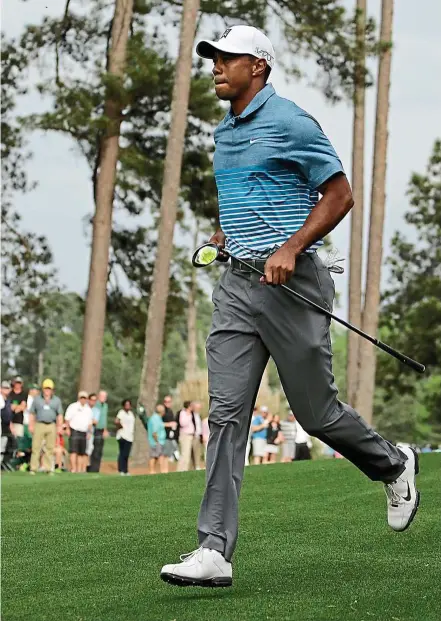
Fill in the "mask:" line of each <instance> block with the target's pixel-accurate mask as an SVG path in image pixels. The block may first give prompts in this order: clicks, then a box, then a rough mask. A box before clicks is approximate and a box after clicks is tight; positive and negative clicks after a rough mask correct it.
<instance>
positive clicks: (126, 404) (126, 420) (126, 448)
mask: <svg viewBox="0 0 441 621" xmlns="http://www.w3.org/2000/svg"><path fill="white" fill-rule="evenodd" d="M121 405H122V409H121V410H120V411H119V412H118V414H117V415H116V418H115V425H116V426H117V428H118V431H117V432H116V439H117V440H118V444H119V454H118V472H119V473H120V474H121V475H127V474H129V472H128V470H129V457H130V451H131V449H132V444H133V439H134V437H135V415H134V414H133V412H132V402H131V401H130V399H124V401H123V402H122V404H121Z"/></svg>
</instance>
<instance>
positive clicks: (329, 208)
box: [284, 177, 354, 256]
mask: <svg viewBox="0 0 441 621" xmlns="http://www.w3.org/2000/svg"><path fill="white" fill-rule="evenodd" d="M342 180H344V182H339V183H335V184H334V183H332V182H330V184H329V191H328V190H327V187H325V188H324V194H323V196H322V198H321V199H320V200H319V202H318V203H317V205H316V206H315V207H313V209H312V210H311V213H310V214H309V216H308V217H307V219H306V220H305V223H304V224H303V226H302V227H301V228H300V229H299V230H298V231H297V232H296V233H294V235H292V236H291V237H290V238H289V239H288V241H286V242H285V244H284V245H285V246H287V247H288V248H290V249H291V250H292V251H293V252H294V254H295V256H298V255H299V254H301V253H302V252H304V251H305V250H307V249H308V248H309V247H310V246H312V245H313V244H314V243H315V242H316V241H318V240H319V239H323V237H326V235H328V234H329V233H330V232H331V231H332V230H333V229H334V228H335V227H336V226H337V224H338V223H339V222H341V220H343V218H344V217H345V215H346V214H347V213H348V212H349V211H350V210H351V208H352V207H353V205H354V201H353V198H352V192H351V189H350V187H349V184H348V182H347V180H346V178H345V177H342Z"/></svg>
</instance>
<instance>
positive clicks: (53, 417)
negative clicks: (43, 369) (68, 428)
mask: <svg viewBox="0 0 441 621" xmlns="http://www.w3.org/2000/svg"><path fill="white" fill-rule="evenodd" d="M54 388H55V385H54V382H53V381H52V380H51V379H45V380H44V382H43V384H42V389H43V394H42V395H37V396H36V397H35V399H34V401H33V403H32V406H31V410H30V414H31V416H30V420H29V431H30V432H31V433H32V435H33V438H32V457H31V469H30V473H31V474H35V473H36V472H37V470H38V466H39V462H40V453H41V449H42V448H43V444H45V453H44V459H43V463H44V470H45V471H46V472H48V473H49V472H52V471H53V466H54V448H55V440H56V437H57V426H58V428H59V429H61V426H62V424H63V408H62V406H61V401H60V399H59V397H57V396H56V395H55V394H54Z"/></svg>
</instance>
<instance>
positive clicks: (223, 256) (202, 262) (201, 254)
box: [191, 243, 229, 267]
mask: <svg viewBox="0 0 441 621" xmlns="http://www.w3.org/2000/svg"><path fill="white" fill-rule="evenodd" d="M228 259H229V256H228V254H227V253H226V252H225V251H223V250H222V249H221V248H219V247H218V246H216V244H212V243H208V244H204V245H203V246H200V247H199V248H198V249H197V250H195V252H194V254H193V257H192V260H191V262H192V264H193V266H194V267H207V266H208V265H211V264H212V263H214V262H215V261H221V262H223V263H225V262H226V261H228Z"/></svg>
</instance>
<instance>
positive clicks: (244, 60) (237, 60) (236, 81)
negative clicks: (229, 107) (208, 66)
mask: <svg viewBox="0 0 441 621" xmlns="http://www.w3.org/2000/svg"><path fill="white" fill-rule="evenodd" d="M256 62H257V58H254V57H252V56H249V55H248V54H244V55H243V54H240V55H238V54H227V53H226V52H216V53H215V56H214V58H213V76H214V84H215V87H214V88H215V91H216V95H217V96H218V97H219V99H222V100H223V101H234V100H235V99H237V98H238V97H240V95H242V94H243V93H246V91H247V90H248V89H249V88H250V86H251V83H252V80H253V67H255V64H256Z"/></svg>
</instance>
